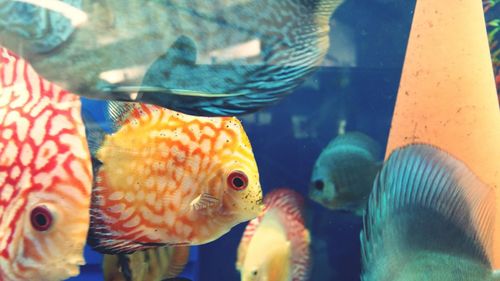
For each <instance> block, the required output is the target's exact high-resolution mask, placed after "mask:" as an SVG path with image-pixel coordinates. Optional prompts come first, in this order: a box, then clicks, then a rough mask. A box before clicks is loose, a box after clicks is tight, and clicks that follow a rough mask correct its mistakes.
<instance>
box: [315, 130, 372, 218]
mask: <svg viewBox="0 0 500 281" xmlns="http://www.w3.org/2000/svg"><path fill="white" fill-rule="evenodd" d="M379 154H380V148H379V146H378V144H377V143H376V142H375V141H374V140H373V139H371V138H370V137H369V136H367V135H365V134H362V133H358V132H350V133H346V134H344V135H340V136H338V137H336V138H335V139H333V140H332V141H331V142H330V143H329V144H328V145H327V146H326V148H325V149H324V150H323V151H322V152H321V154H320V155H319V157H318V159H317V160H316V163H315V164H314V168H313V172H312V176H311V183H310V186H309V197H310V198H311V199H312V200H313V201H315V202H318V203H319V204H321V205H323V206H325V207H327V208H329V209H332V210H346V211H350V212H354V213H356V214H358V215H362V213H363V210H364V208H365V205H366V201H367V199H368V196H369V195H370V192H371V190H372V185H373V179H374V178H375V175H376V174H377V172H378V171H379V169H380V166H381V165H380V163H379V162H378V161H377V157H378V155H379Z"/></svg>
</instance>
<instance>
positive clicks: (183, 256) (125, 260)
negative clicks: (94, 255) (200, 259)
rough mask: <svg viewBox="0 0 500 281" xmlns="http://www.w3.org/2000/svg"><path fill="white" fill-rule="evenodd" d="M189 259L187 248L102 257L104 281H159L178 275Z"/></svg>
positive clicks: (164, 248) (155, 249)
mask: <svg viewBox="0 0 500 281" xmlns="http://www.w3.org/2000/svg"><path fill="white" fill-rule="evenodd" d="M188 259H189V247H187V246H179V247H161V248H154V249H147V250H144V251H137V252H135V253H133V254H130V255H104V260H103V271H104V280H105V281H142V280H148V281H161V280H164V279H165V278H174V277H175V276H177V275H179V274H180V273H181V272H182V271H183V269H184V266H185V265H186V263H187V262H188Z"/></svg>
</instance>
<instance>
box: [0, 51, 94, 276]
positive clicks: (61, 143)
mask: <svg viewBox="0 0 500 281" xmlns="http://www.w3.org/2000/svg"><path fill="white" fill-rule="evenodd" d="M80 110H81V108H80V99H79V97H78V96H76V95H73V94H71V93H69V92H67V91H65V90H63V89H61V88H59V87H57V86H55V85H54V84H52V83H50V82H48V81H46V80H44V79H42V78H41V77H40V76H39V75H38V74H37V73H36V72H35V71H34V70H33V68H32V67H31V65H30V64H29V63H28V62H27V61H25V60H23V59H21V58H20V57H19V56H17V55H16V54H14V53H13V52H11V51H9V50H7V49H5V48H2V47H0V280H1V281H18V280H19V281H21V280H25V281H34V280H36V281H55V280H63V279H67V278H68V277H71V276H75V275H77V274H78V273H79V266H80V265H82V264H84V258H83V247H84V245H85V239H86V237H87V232H88V228H89V215H88V212H89V206H90V189H91V186H92V170H91V162H90V153H89V149H88V147H87V143H86V141H85V130H84V127H83V122H82V119H81V116H80Z"/></svg>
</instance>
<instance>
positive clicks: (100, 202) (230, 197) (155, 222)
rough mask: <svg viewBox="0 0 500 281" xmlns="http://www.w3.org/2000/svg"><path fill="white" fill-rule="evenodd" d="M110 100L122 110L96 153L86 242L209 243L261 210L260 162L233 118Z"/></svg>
mask: <svg viewBox="0 0 500 281" xmlns="http://www.w3.org/2000/svg"><path fill="white" fill-rule="evenodd" d="M110 105H112V106H111V107H110V112H115V111H114V110H115V109H116V110H121V109H124V110H122V111H119V112H118V113H116V112H115V113H113V114H112V115H113V116H115V117H117V118H121V120H119V121H118V124H119V125H118V126H117V131H116V132H115V133H113V134H111V135H106V136H105V138H104V141H103V143H102V145H101V146H100V147H99V148H98V150H97V151H96V155H95V157H96V159H97V161H98V162H100V163H101V164H99V166H98V168H97V169H96V180H95V184H94V188H93V193H92V206H91V226H90V235H89V243H90V244H91V245H92V246H93V247H94V248H95V249H96V250H98V251H101V252H104V253H110V254H118V253H131V252H134V251H136V250H142V249H147V248H153V247H158V246H163V245H197V244H203V243H208V242H210V241H212V240H215V239H217V238H218V237H220V236H221V235H223V234H224V233H226V232H227V231H229V230H230V228H231V227H233V226H234V225H236V224H238V223H241V222H243V221H246V220H250V219H252V218H254V217H256V216H257V215H258V213H259V212H260V210H261V209H262V190H261V188H260V182H259V174H258V169H257V164H256V162H255V159H254V156H253V153H252V148H251V145H250V142H249V140H248V137H247V136H246V133H245V131H244V129H243V127H242V125H241V123H240V122H239V121H238V119H236V118H234V117H231V118H229V117H214V118H210V117H195V116H189V115H185V114H182V113H179V112H174V111H172V110H168V109H164V108H161V107H158V106H153V105H145V104H137V103H136V104H130V103H129V104H125V103H115V102H112V103H110ZM120 106H122V107H120ZM117 108H118V109H117ZM120 108H121V109H120Z"/></svg>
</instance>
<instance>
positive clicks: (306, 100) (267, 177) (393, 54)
mask: <svg viewBox="0 0 500 281" xmlns="http://www.w3.org/2000/svg"><path fill="white" fill-rule="evenodd" d="M384 2H388V3H384ZM396 2H398V3H396ZM399 2H405V3H399ZM407 2H410V3H407ZM413 7H414V1H382V0H380V1H375V0H356V1H347V3H345V4H344V5H343V6H342V7H341V8H339V10H338V11H337V12H336V14H335V15H334V17H333V19H332V31H331V37H330V38H331V41H332V47H331V50H330V53H331V54H330V55H329V56H328V59H331V60H333V61H335V62H336V63H334V65H344V66H341V67H339V66H337V67H323V68H322V69H320V71H318V72H317V73H316V74H315V75H314V77H313V78H312V79H311V80H310V81H312V82H313V83H309V82H308V83H306V85H304V86H302V87H301V88H299V89H298V90H297V91H296V92H295V93H293V94H292V95H290V96H289V97H287V98H286V99H285V100H284V101H283V102H281V103H279V104H277V105H276V106H273V107H271V108H269V109H266V110H264V111H261V112H258V113H256V114H253V115H251V116H245V117H243V118H242V119H243V125H244V127H245V129H246V131H247V134H248V136H249V138H250V141H251V143H252V146H253V150H254V154H255V157H256V160H257V163H258V166H259V171H260V176H261V183H262V187H263V191H264V193H267V192H268V191H269V190H271V189H273V188H277V187H289V188H293V189H295V190H297V191H299V192H300V193H302V194H303V195H304V196H305V197H307V186H308V181H309V177H310V174H311V170H312V166H313V164H314V161H315V160H316V157H317V156H318V155H319V153H320V152H321V150H322V149H323V147H324V146H325V145H326V144H327V143H328V142H329V141H330V140H331V139H332V138H333V137H335V136H336V135H337V132H338V127H339V121H340V120H342V119H343V120H345V121H346V131H354V130H355V131H361V132H364V133H366V134H368V135H370V136H371V137H373V138H374V139H375V140H377V141H378V142H379V143H380V144H381V145H382V146H383V145H385V143H386V141H387V136H388V133H389V128H390V122H391V116H392V112H393V108H394V103H395V98H396V93H397V88H398V84H399V78H400V74H401V68H402V63H403V59H404V54H405V49H406V43H407V40H408V33H409V29H410V23H411V19H412V10H413ZM336 38H339V40H338V41H336ZM344 54H347V55H344ZM85 108H86V109H90V110H91V111H92V114H93V115H94V116H96V117H97V118H99V115H100V114H101V111H102V108H100V105H99V104H98V103H95V104H92V103H86V105H85ZM100 118H102V115H101V117H100ZM381 157H382V155H381ZM306 206H307V208H306V209H307V211H306V220H307V224H308V226H309V229H310V231H311V237H312V246H311V247H312V255H313V257H312V258H313V261H314V264H313V268H312V276H311V280H342V281H350V280H359V274H360V270H361V264H360V244H359V232H360V230H361V228H362V222H361V219H360V218H358V217H356V216H354V215H351V214H347V213H342V212H333V211H329V210H327V209H325V208H323V207H321V206H319V205H318V204H316V203H314V202H312V201H310V200H308V199H307V200H306ZM244 227H245V224H241V225H239V226H237V227H235V228H234V229H233V230H232V231H231V232H230V233H228V234H226V235H224V236H223V237H221V238H220V239H218V240H216V241H214V242H212V243H209V244H207V245H203V246H199V247H193V248H192V251H191V257H190V262H189V264H188V266H187V268H186V270H185V271H184V273H183V274H181V275H182V276H185V277H188V278H191V279H193V280H203V281H205V280H207V281H209V280H210V281H211V280H220V281H225V280H227V281H233V280H239V275H238V273H237V271H236V269H235V261H236V249H237V246H238V243H239V240H240V238H241V234H242V232H243V229H244ZM263 254H264V253H263ZM86 260H87V265H86V266H84V267H83V268H82V274H81V275H80V276H79V277H77V278H72V279H70V280H102V273H101V260H102V257H101V255H99V254H97V253H95V252H93V251H92V250H90V249H87V251H86Z"/></svg>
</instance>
